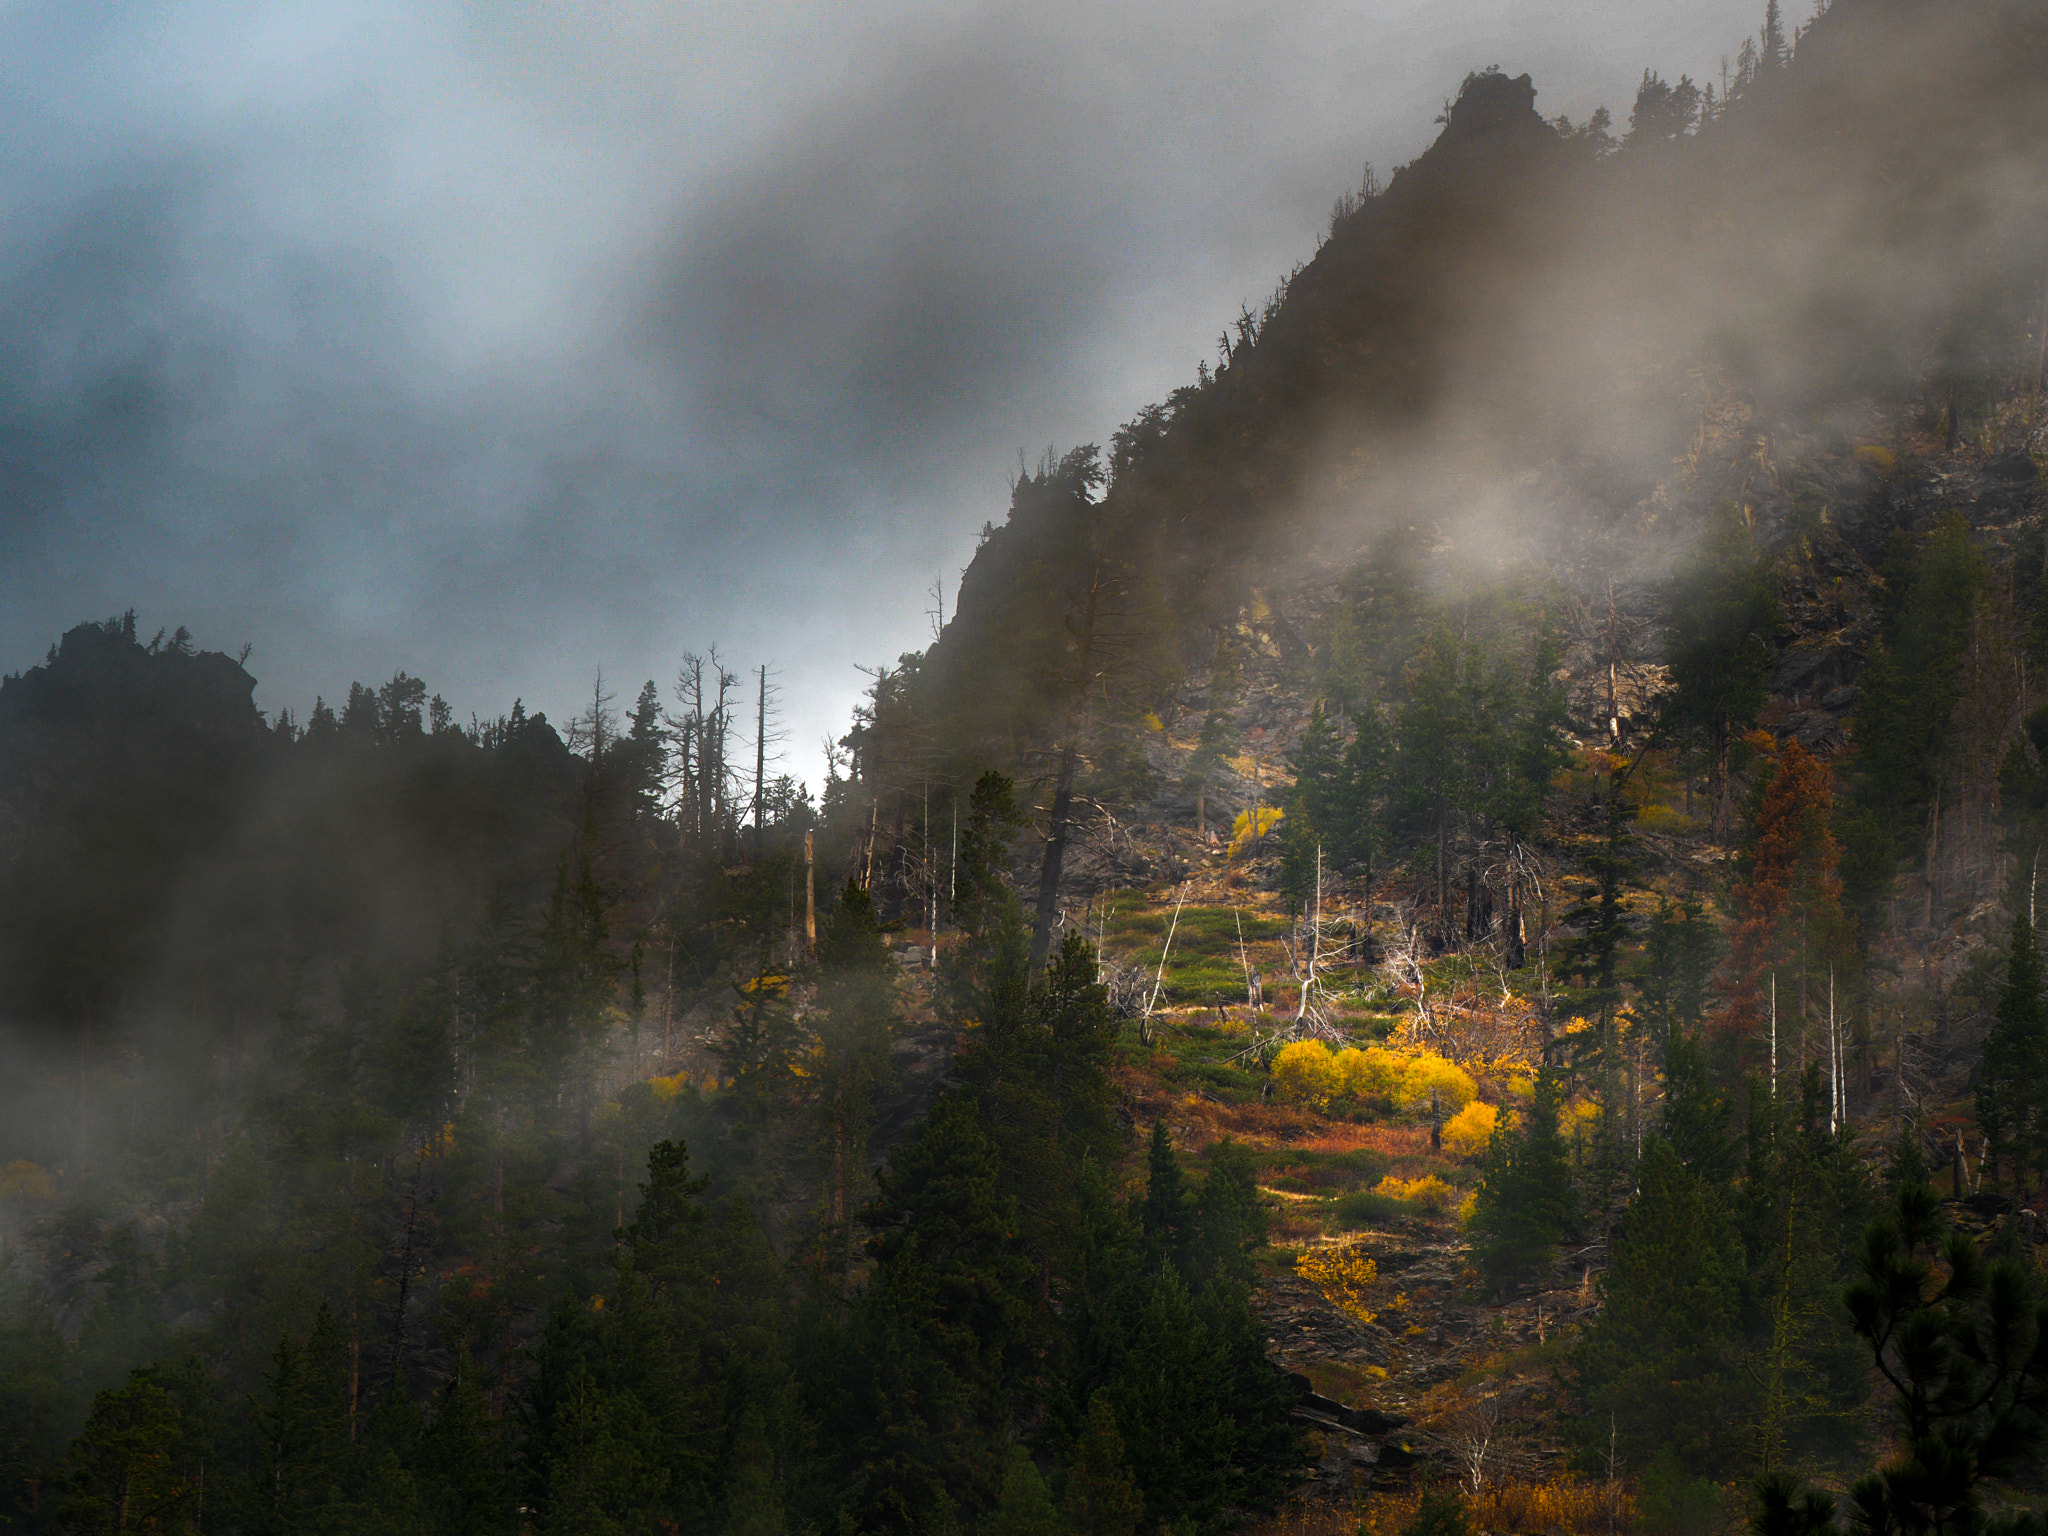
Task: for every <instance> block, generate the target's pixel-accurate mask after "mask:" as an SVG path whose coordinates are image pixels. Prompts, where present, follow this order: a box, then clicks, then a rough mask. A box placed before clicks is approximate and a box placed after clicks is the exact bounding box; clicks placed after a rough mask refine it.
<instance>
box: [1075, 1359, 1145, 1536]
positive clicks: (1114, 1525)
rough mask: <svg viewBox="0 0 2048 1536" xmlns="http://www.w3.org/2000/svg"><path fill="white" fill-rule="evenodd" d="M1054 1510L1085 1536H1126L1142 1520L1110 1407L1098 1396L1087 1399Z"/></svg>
mask: <svg viewBox="0 0 2048 1536" xmlns="http://www.w3.org/2000/svg"><path fill="white" fill-rule="evenodd" d="M1060 1507H1061V1510H1062V1512H1063V1513H1064V1514H1065V1515H1066V1517H1067V1525H1068V1526H1069V1527H1070V1528H1071V1529H1073V1530H1074V1531H1076V1532H1086V1533H1087V1536H1132V1533H1133V1532H1135V1531H1136V1530H1137V1528H1138V1522H1139V1520H1141V1519H1142V1518H1143V1517H1144V1514H1145V1501H1144V1499H1143V1498H1142V1497H1141V1496H1140V1495H1139V1493H1138V1485H1137V1481H1136V1480H1135V1479H1134V1478H1133V1477H1132V1476H1131V1471H1130V1468H1129V1467H1127V1466H1126V1465H1125V1464H1124V1442H1123V1436H1121V1435H1120V1434H1118V1433H1117V1427H1116V1409H1115V1407H1114V1406H1113V1405H1112V1404H1111V1403H1110V1400H1109V1397H1108V1396H1107V1394H1105V1393H1103V1392H1099V1391H1098V1392H1097V1393H1096V1394H1095V1395H1094V1396H1093V1397H1091V1398H1090V1399H1089V1400H1088V1418H1087V1422H1086V1423H1085V1424H1084V1425H1083V1427H1082V1430H1081V1435H1080V1439H1079V1440H1078V1442H1077V1443H1076V1444H1075V1447H1074V1460H1073V1465H1072V1467H1071V1468H1070V1469H1069V1470H1068V1472H1067V1492H1066V1497H1065V1498H1064V1499H1063V1500H1062V1501H1061V1506H1060Z"/></svg>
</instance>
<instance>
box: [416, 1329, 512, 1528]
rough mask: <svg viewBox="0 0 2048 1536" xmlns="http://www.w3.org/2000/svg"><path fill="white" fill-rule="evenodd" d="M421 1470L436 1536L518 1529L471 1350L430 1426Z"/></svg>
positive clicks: (503, 1453) (501, 1449)
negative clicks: (471, 1358) (470, 1356)
mask: <svg viewBox="0 0 2048 1536" xmlns="http://www.w3.org/2000/svg"><path fill="white" fill-rule="evenodd" d="M420 1466H421V1483H422V1502H423V1503H424V1504H425V1506H426V1508H427V1510H428V1512H429V1518H430V1521H431V1524H432V1528H433V1530H434V1531H435V1532H436V1533H437V1536H505V1533H507V1532H509V1531H512V1530H514V1529H516V1528H517V1520H518V1510H517V1501H516V1500H515V1499H514V1497H513V1489H512V1478H511V1468H510V1466H509V1464H508V1456H507V1450H506V1446H505V1443H504V1439H503V1437H502V1435H500V1433H499V1431H498V1426H497V1424H496V1423H495V1422H494V1421H493V1419H492V1417H491V1411H490V1399H489V1398H488V1397H487V1396H486V1395H485V1393H484V1390H483V1387H482V1385H481V1384H480V1383H479V1382H478V1380H477V1375H476V1367H475V1366H474V1365H472V1364H471V1363H470V1359H469V1354H468V1352H467V1351H466V1350H465V1351H464V1352H463V1353H461V1354H460V1355H458V1356H456V1360H455V1372H454V1374H453V1375H451V1376H450V1377H449V1378H448V1385H447V1386H446V1388H444V1389H443V1391H442V1393H441V1400H440V1403H439V1404H438V1405H437V1407H436V1409H435V1412H434V1417H433V1421H432V1423H430V1424H429V1425H428V1426H427V1430H426V1434H425V1436H424V1437H423V1441H422V1446H421V1456H420Z"/></svg>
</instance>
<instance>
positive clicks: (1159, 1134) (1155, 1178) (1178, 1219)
mask: <svg viewBox="0 0 2048 1536" xmlns="http://www.w3.org/2000/svg"><path fill="white" fill-rule="evenodd" d="M1190 1215H1191V1213H1190V1212H1189V1210H1188V1194H1187V1179H1186V1177H1185V1175H1183V1174H1182V1173H1181V1168H1180V1159H1179V1158H1177V1157H1175V1156H1174V1153H1173V1135H1172V1133H1171V1132H1169V1131H1168V1130H1167V1129H1166V1122H1165V1121H1164V1120H1155V1121H1153V1122H1152V1139H1151V1141H1150V1142H1148V1143H1147V1144H1146V1148H1145V1203H1144V1205H1143V1206H1141V1207H1140V1209H1139V1225H1140V1226H1141V1227H1142V1228H1143V1229H1144V1233H1145V1241H1146V1243H1147V1244H1148V1245H1149V1246H1150V1248H1151V1252H1152V1255H1153V1259H1152V1262H1153V1264H1154V1266H1155V1267H1156V1266H1158V1265H1160V1264H1162V1263H1170V1264H1172V1265H1173V1266H1174V1267H1175V1268H1176V1269H1178V1268H1180V1267H1182V1266H1183V1265H1184V1264H1185V1262H1186V1253H1187V1249H1188V1244H1189V1242H1190V1240H1191V1239H1192V1238H1193V1237H1194V1230H1193V1223H1192V1221H1191V1220H1190Z"/></svg>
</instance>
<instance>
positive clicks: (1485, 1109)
mask: <svg viewBox="0 0 2048 1536" xmlns="http://www.w3.org/2000/svg"><path fill="white" fill-rule="evenodd" d="M1498 1119H1500V1111H1499V1110H1498V1109H1495V1108H1494V1107H1493V1106H1492V1105H1491V1104H1482V1103H1480V1102H1479V1100H1477V1099H1474V1100H1473V1101H1472V1102H1471V1103H1470V1104H1467V1105H1466V1106H1465V1107H1464V1108H1463V1109H1461V1110H1459V1111H1458V1112H1457V1113H1456V1114H1455V1115H1453V1116H1451V1118H1450V1119H1448V1120H1446V1121H1445V1122H1444V1149H1445V1150H1446V1151H1448V1152H1451V1153H1453V1154H1454V1155H1456V1156H1458V1157H1477V1156H1478V1155H1479V1154H1480V1153H1482V1152H1484V1151H1485V1150H1486V1144H1487V1143H1488V1142H1489V1141H1491V1140H1492V1139H1493V1126H1494V1122H1495V1121H1496V1120H1498Z"/></svg>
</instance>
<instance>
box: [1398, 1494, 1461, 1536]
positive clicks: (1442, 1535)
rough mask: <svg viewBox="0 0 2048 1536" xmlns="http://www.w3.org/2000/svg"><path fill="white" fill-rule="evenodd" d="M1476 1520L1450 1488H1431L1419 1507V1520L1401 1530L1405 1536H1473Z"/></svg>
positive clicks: (1417, 1509) (1416, 1510)
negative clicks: (1467, 1512) (1473, 1524)
mask: <svg viewBox="0 0 2048 1536" xmlns="http://www.w3.org/2000/svg"><path fill="white" fill-rule="evenodd" d="M1471 1532H1472V1519H1471V1516H1469V1515H1467V1514H1466V1513H1465V1505H1464V1502H1463V1501H1462V1500H1461V1499H1460V1498H1459V1497H1458V1495H1457V1494H1456V1493H1455V1492H1453V1491H1452V1490H1450V1489H1448V1488H1438V1487H1434V1486H1432V1487H1429V1488H1425V1489H1424V1490H1423V1493H1422V1501H1421V1502H1420V1503H1419V1504H1417V1505H1416V1506H1415V1518H1414V1519H1413V1520H1411V1521H1409V1522H1408V1523H1407V1524H1406V1525H1404V1526H1402V1527H1401V1536H1471Z"/></svg>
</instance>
